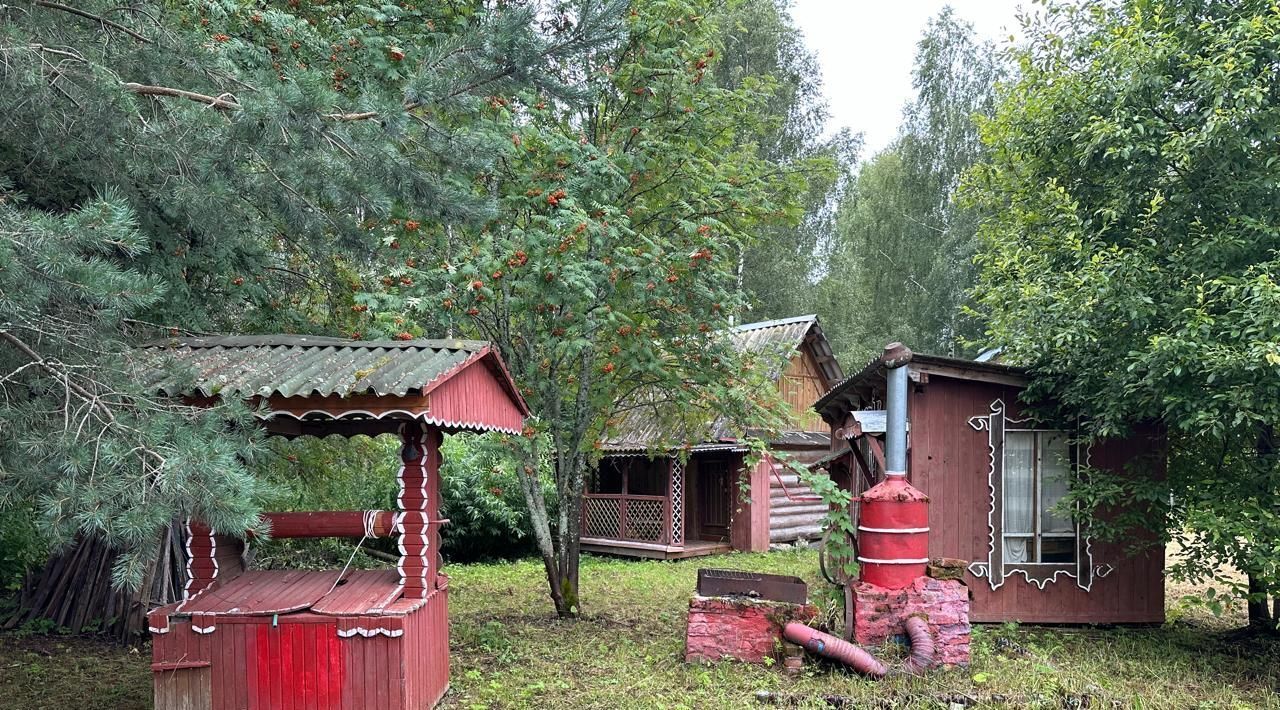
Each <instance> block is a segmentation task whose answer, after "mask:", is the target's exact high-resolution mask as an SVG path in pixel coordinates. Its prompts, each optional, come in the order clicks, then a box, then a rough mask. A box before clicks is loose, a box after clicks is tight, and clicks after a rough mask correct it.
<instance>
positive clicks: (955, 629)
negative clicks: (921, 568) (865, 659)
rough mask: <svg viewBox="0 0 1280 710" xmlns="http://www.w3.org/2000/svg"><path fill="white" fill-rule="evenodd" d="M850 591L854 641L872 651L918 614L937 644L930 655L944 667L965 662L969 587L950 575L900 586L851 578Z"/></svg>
mask: <svg viewBox="0 0 1280 710" xmlns="http://www.w3.org/2000/svg"><path fill="white" fill-rule="evenodd" d="M851 589H852V591H853V610H854V619H853V641H854V643H856V644H858V645H859V646H862V647H863V648H866V649H868V650H873V649H875V648H876V647H878V646H880V645H881V644H883V643H884V642H885V641H887V640H888V639H889V638H890V637H893V636H898V635H900V634H903V633H905V632H904V630H903V627H902V622H903V621H904V620H906V618H907V617H909V616H921V617H923V618H924V619H925V620H926V621H928V622H929V631H930V632H932V633H933V638H934V642H935V643H936V644H937V651H936V654H937V655H936V656H935V658H936V659H937V661H938V663H939V664H942V665H948V666H967V665H969V588H968V587H966V586H965V585H964V583H963V582H960V581H957V580H953V579H933V578H931V577H917V578H916V581H915V582H914V583H913V584H912V585H911V586H910V587H907V588H905V589H885V588H884V587H877V586H876V585H874V584H867V583H866V582H856V583H854V584H853V586H852V587H851Z"/></svg>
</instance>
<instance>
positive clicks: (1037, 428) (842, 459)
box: [814, 354, 1165, 623]
mask: <svg viewBox="0 0 1280 710" xmlns="http://www.w3.org/2000/svg"><path fill="white" fill-rule="evenodd" d="M907 367H908V368H909V370H908V375H909V378H910V381H911V383H912V386H911V387H910V388H909V392H908V412H909V414H908V419H909V429H908V442H909V453H908V456H909V460H910V466H909V469H908V470H909V471H910V480H911V484H912V485H914V486H915V487H917V488H919V489H920V490H922V491H924V492H925V493H926V494H927V495H928V496H929V498H930V501H931V502H930V506H929V528H930V529H931V532H930V535H929V557H931V558H939V557H948V558H955V559H961V560H965V561H967V562H969V563H970V564H969V565H968V570H967V573H966V575H965V581H966V583H967V584H968V585H969V589H970V591H971V594H972V597H973V599H972V606H971V610H970V618H971V619H972V620H973V621H982V622H1003V621H1021V622H1032V623H1161V622H1163V621H1164V554H1163V550H1161V549H1152V550H1149V551H1147V552H1145V553H1143V554H1140V555H1136V556H1131V555H1130V554H1128V553H1127V552H1126V551H1125V550H1124V549H1122V546H1120V545H1115V544H1107V543H1103V542H1101V541H1098V540H1093V539H1090V537H1089V533H1088V530H1087V529H1085V530H1082V529H1080V526H1078V525H1077V524H1076V523H1075V522H1073V521H1072V520H1071V519H1070V518H1068V517H1067V516H1062V515H1058V514H1056V513H1055V512H1054V510H1053V508H1054V505H1055V503H1056V502H1057V501H1058V500H1059V499H1060V498H1061V497H1062V495H1063V493H1064V492H1065V491H1066V488H1067V485H1068V478H1069V477H1070V476H1073V475H1075V471H1076V469H1078V468H1080V467H1082V466H1085V465H1088V466H1090V467H1094V468H1101V469H1107V470H1113V471H1117V472H1125V473H1129V474H1131V475H1162V473H1163V469H1164V464H1165V447H1164V442H1163V440H1162V438H1161V437H1159V436H1153V435H1148V436H1134V437H1132V438H1129V439H1124V440H1114V441H1105V442H1102V443H1100V444H1095V445H1093V446H1091V447H1088V448H1087V449H1082V447H1078V446H1076V445H1075V444H1073V443H1072V432H1070V431H1063V430H1058V429H1055V428H1053V427H1047V426H1043V425H1040V424H1038V423H1036V422H1034V421H1032V420H1031V419H1030V418H1028V417H1027V416H1026V415H1024V414H1023V411H1022V406H1021V404H1020V403H1019V395H1020V394H1021V392H1022V390H1023V389H1024V387H1025V386H1026V383H1027V379H1026V374H1025V373H1024V372H1023V371H1022V370H1020V369H1018V368H1015V367H1010V366H1008V365H1004V364H1001V363H998V362H991V361H986V362H979V361H969V360H958V359H954V358H948V357H938V356H932V355H919V354H917V355H914V356H913V358H912V360H911V362H910V364H909V365H907ZM885 372H886V368H885V364H884V362H883V361H882V360H881V359H880V358H877V359H875V360H872V361H871V362H870V363H869V364H868V365H867V366H866V367H865V368H863V369H862V370H861V371H860V372H858V373H857V374H855V375H853V376H851V377H849V378H848V379H846V380H845V381H843V382H841V383H840V384H839V385H838V386H836V387H835V388H833V389H832V390H831V391H830V392H828V393H827V394H825V395H824V396H823V397H822V398H821V399H820V400H818V401H817V402H816V403H815V404H814V409H815V410H817V411H818V412H819V413H820V414H821V415H822V418H823V419H824V420H826V421H827V422H828V424H829V425H830V427H831V449H832V451H831V454H829V455H828V456H827V457H826V458H825V459H824V460H823V461H821V462H820V463H819V465H821V466H824V467H826V468H827V469H828V470H829V471H830V472H831V475H832V477H833V478H835V479H836V480H837V481H838V482H841V483H842V485H847V486H849V487H851V488H854V489H857V490H861V489H863V488H865V487H866V486H867V484H868V483H871V482H874V481H875V480H878V478H879V477H880V476H881V475H882V470H883V454H882V453H881V452H882V444H881V435H882V433H883V431H884V412H883V409H884V404H883V403H884V401H885Z"/></svg>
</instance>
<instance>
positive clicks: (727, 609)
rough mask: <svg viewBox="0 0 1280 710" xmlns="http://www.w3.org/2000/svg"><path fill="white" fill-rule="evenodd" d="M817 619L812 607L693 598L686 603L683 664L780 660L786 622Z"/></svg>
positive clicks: (714, 598)
mask: <svg viewBox="0 0 1280 710" xmlns="http://www.w3.org/2000/svg"><path fill="white" fill-rule="evenodd" d="M817 615H818V609H817V607H815V606H813V605H812V604H806V605H803V606H801V605H799V604H788V603H785V602H775V601H765V600H761V599H752V598H750V597H704V596H699V595H694V596H693V598H692V599H690V600H689V624H688V626H687V627H686V631H685V651H684V660H685V661H719V660H722V659H726V658H732V659H736V660H739V661H746V662H748V663H763V662H764V659H766V658H774V659H778V660H781V659H780V656H779V653H778V651H779V649H780V648H781V645H780V644H781V643H782V627H783V626H785V625H786V623H787V622H788V621H799V622H809V621H811V620H812V619H813V618H814V617H816V616H817Z"/></svg>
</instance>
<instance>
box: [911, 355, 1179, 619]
mask: <svg viewBox="0 0 1280 710" xmlns="http://www.w3.org/2000/svg"><path fill="white" fill-rule="evenodd" d="M1017 395H1018V390H1017V388H1016V387H1012V386H1007V385H1000V384H993V383H982V382H973V381H965V380H958V379H952V378H946V377H940V376H936V375H935V376H932V377H930V378H929V381H928V384H925V385H923V386H917V387H912V391H911V394H910V403H909V406H910V417H911V434H910V466H911V482H912V484H914V485H915V486H916V487H918V488H920V489H921V490H923V491H924V492H925V493H926V494H928V495H929V499H930V508H929V525H930V528H931V531H930V535H929V555H930V557H954V558H959V559H963V560H968V561H971V562H972V561H981V560H986V559H987V552H988V544H989V537H988V536H989V531H988V526H987V513H988V510H989V508H990V497H989V496H990V494H989V491H988V488H987V478H988V471H989V467H990V458H989V449H988V445H987V442H988V438H987V432H985V431H975V430H974V429H973V428H972V427H970V426H969V423H968V420H969V418H970V417H973V416H983V415H987V414H989V413H990V404H991V402H992V400H994V399H997V398H1001V399H1003V400H1004V402H1005V403H1006V405H1007V406H1008V408H1009V412H1010V414H1011V416H1015V417H1016V416H1018V412H1017V401H1018V400H1017ZM1152 446H1153V444H1152V442H1151V441H1150V440H1149V439H1135V440H1130V441H1120V442H1110V443H1106V444H1103V445H1100V446H1096V447H1094V448H1093V450H1092V451H1091V460H1092V463H1093V465H1094V466H1097V467H1100V468H1107V469H1111V470H1123V466H1124V463H1125V462H1126V461H1128V460H1130V459H1131V458H1133V457H1135V456H1138V455H1141V454H1144V453H1146V452H1147V451H1149V450H1150V448H1151V447H1152ZM1093 564H1094V565H1095V567H1096V566H1098V565H1102V564H1110V565H1112V566H1113V567H1114V571H1112V572H1111V573H1110V574H1109V575H1107V576H1106V577H1103V578H1096V577H1095V579H1094V581H1093V586H1092V589H1091V591H1088V592H1086V591H1085V590H1083V589H1080V588H1079V587H1077V586H1076V583H1075V580H1074V579H1072V578H1068V577H1066V576H1061V577H1059V578H1058V580H1057V581H1055V582H1049V583H1047V584H1045V587H1044V590H1043V591H1042V590H1040V589H1038V588H1037V587H1036V586H1035V585H1033V584H1030V583H1028V582H1026V581H1025V580H1024V579H1023V577H1022V576H1021V575H1018V574H1015V575H1013V576H1010V577H1008V578H1006V579H1005V581H1004V585H1003V586H1002V587H1000V588H999V589H997V590H995V591H992V589H991V587H990V584H989V582H988V580H986V579H982V578H977V577H974V576H973V575H972V574H966V577H965V581H966V582H967V583H968V585H969V589H970V590H971V592H972V595H973V604H972V608H971V611H970V618H971V619H972V620H974V621H982V622H1002V621H1021V622H1031V623H1035V622H1040V623H1160V622H1163V620H1164V575H1163V569H1164V554H1163V551H1160V550H1156V551H1153V552H1151V553H1149V554H1146V555H1143V556H1141V557H1129V556H1126V555H1125V554H1124V553H1123V552H1122V551H1121V550H1119V549H1117V548H1116V546H1114V545H1106V544H1102V543H1098V542H1095V543H1094V544H1093Z"/></svg>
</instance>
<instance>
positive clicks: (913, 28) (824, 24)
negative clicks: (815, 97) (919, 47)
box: [791, 0, 1024, 157]
mask: <svg viewBox="0 0 1280 710" xmlns="http://www.w3.org/2000/svg"><path fill="white" fill-rule="evenodd" d="M793 3H794V5H793V7H792V11H791V14H792V17H794V18H795V21H796V24H797V25H798V26H799V27H800V29H801V30H802V31H804V35H805V42H806V43H807V44H808V45H809V49H810V50H811V51H812V52H813V53H814V54H816V55H817V57H818V62H819V63H820V64H821V66H822V78H823V83H824V86H825V93H826V95H827V101H828V102H829V103H830V106H831V123H830V126H829V128H830V129H831V130H837V129H839V128H841V127H844V126H847V127H849V128H850V129H852V130H853V131H854V132H861V133H862V134H863V136H864V138H865V139H866V148H865V149H864V151H863V156H864V157H870V156H871V155H872V154H873V153H875V152H876V151H878V150H880V149H882V148H884V147H885V146H887V145H888V144H889V142H890V141H892V140H893V138H894V135H895V134H896V133H897V130H898V124H899V122H900V120H901V118H902V106H903V104H905V103H906V102H907V101H908V100H909V99H910V98H911V95H912V90H911V65H912V61H913V60H914V58H915V51H916V42H917V41H919V39H920V35H921V33H922V32H924V28H925V24H926V23H927V21H928V20H929V18H930V17H933V16H934V15H936V14H938V12H939V11H940V10H942V8H943V7H944V6H946V5H951V7H952V8H954V9H955V13H956V15H957V16H959V17H961V18H963V19H965V20H968V21H969V22H971V23H973V26H974V28H975V29H976V30H977V32H978V34H979V35H980V36H981V37H983V38H986V39H990V40H993V41H995V42H996V43H997V45H999V46H1004V45H1006V44H1007V43H1008V38H1009V35H1010V34H1019V32H1018V20H1017V17H1016V13H1017V8H1018V6H1019V5H1021V4H1023V3H1024V0H951V1H950V2H945V1H944V0H793Z"/></svg>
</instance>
